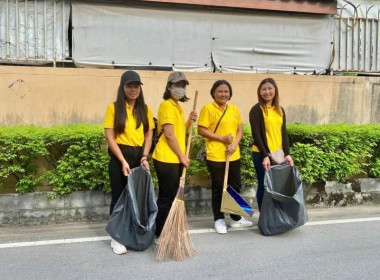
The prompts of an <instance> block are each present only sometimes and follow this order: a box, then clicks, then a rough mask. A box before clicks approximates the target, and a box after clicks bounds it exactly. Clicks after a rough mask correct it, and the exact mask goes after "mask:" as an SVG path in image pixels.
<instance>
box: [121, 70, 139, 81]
mask: <svg viewBox="0 0 380 280" xmlns="http://www.w3.org/2000/svg"><path fill="white" fill-rule="evenodd" d="M121 82H122V83H123V84H125V85H126V84H130V83H138V84H140V85H142V84H143V83H142V82H141V79H140V76H139V74H137V73H136V72H135V71H131V70H130V71H126V72H124V74H123V75H121Z"/></svg>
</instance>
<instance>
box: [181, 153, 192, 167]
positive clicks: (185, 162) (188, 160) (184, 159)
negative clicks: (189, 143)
mask: <svg viewBox="0 0 380 280" xmlns="http://www.w3.org/2000/svg"><path fill="white" fill-rule="evenodd" d="M179 161H180V162H181V163H182V164H183V165H184V166H185V167H186V168H189V165H190V159H188V158H187V157H185V156H181V157H180V158H179Z"/></svg>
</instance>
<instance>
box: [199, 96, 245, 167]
mask: <svg viewBox="0 0 380 280" xmlns="http://www.w3.org/2000/svg"><path fill="white" fill-rule="evenodd" d="M222 114H223V110H222V109H220V107H219V106H218V104H217V103H216V102H213V103H209V104H206V105H205V106H204V107H203V108H202V110H201V113H200V115H199V118H198V125H200V126H203V127H206V128H207V129H208V130H209V131H211V132H214V129H215V127H216V125H217V123H218V121H219V119H220V117H221V116H222ZM241 123H242V121H241V116H240V113H239V110H238V108H237V107H236V106H235V105H231V104H228V109H227V111H226V113H225V114H224V116H223V118H222V120H221V121H220V124H219V126H218V129H217V130H216V131H215V134H218V135H227V134H229V133H231V134H232V136H233V138H234V139H235V137H236V132H237V128H238V126H239V125H241ZM205 142H206V149H207V152H206V155H207V159H208V160H211V161H218V162H222V161H226V145H225V144H224V143H222V142H220V141H215V140H209V139H207V138H205ZM238 159H240V148H239V146H238V147H237V148H236V151H235V152H234V153H233V154H232V155H230V161H233V160H238Z"/></svg>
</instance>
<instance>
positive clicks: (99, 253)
mask: <svg viewBox="0 0 380 280" xmlns="http://www.w3.org/2000/svg"><path fill="white" fill-rule="evenodd" d="M255 215H256V217H255V216H254V218H253V221H254V223H257V216H258V215H257V214H255ZM309 216H310V218H309V222H308V223H307V224H306V225H305V226H303V227H301V228H298V229H295V230H293V231H290V232H288V233H285V234H282V235H278V236H272V237H265V236H262V235H261V234H260V232H259V230H258V229H257V227H254V228H253V229H250V230H240V231H229V232H228V233H227V234H225V235H218V234H216V233H215V232H213V230H212V225H213V223H212V221H211V220H210V219H211V218H210V217H191V218H190V219H189V227H190V229H191V233H192V234H191V236H192V239H193V242H194V244H195V246H196V248H197V250H198V252H199V255H198V256H197V257H195V258H193V259H189V260H186V261H183V262H174V261H164V262H157V261H156V260H155V251H154V250H155V248H154V246H153V245H152V246H151V247H150V248H148V249H147V250H146V251H144V252H134V251H132V250H129V251H128V253H127V254H126V255H122V256H118V255H115V254H114V253H113V252H112V250H111V248H110V246H109V243H110V241H109V238H108V237H107V236H106V233H105V231H104V227H105V224H104V223H98V224H66V225H50V226H39V227H7V228H4V227H2V228H0V259H1V262H0V279H239V280H240V279H241V280H243V279H266V280H268V279H269V280H270V279H292V280H296V279H307V280H312V279H345V280H346V279H353V280H354V279H355V280H357V279H373V280H378V279H380V254H379V252H380V239H379V236H380V207H376V206H375V207H347V208H324V209H310V210H309ZM51 240H53V241H51ZM35 241H37V242H35ZM33 242H34V243H33ZM49 242H50V243H57V244H51V245H46V243H49ZM70 242H77V243H70ZM43 244H45V245H43Z"/></svg>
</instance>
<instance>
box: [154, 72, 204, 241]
mask: <svg viewBox="0 0 380 280" xmlns="http://www.w3.org/2000/svg"><path fill="white" fill-rule="evenodd" d="M188 84H189V81H188V80H187V78H186V76H185V74H183V73H182V72H173V73H171V74H170V75H169V77H168V81H167V84H166V88H165V92H164V96H163V98H164V101H163V102H162V103H161V104H160V107H159V109H158V115H157V123H158V125H157V131H161V130H162V131H163V133H162V135H161V137H160V138H159V140H158V142H157V145H156V147H155V149H154V152H153V156H152V157H153V164H154V168H155V170H156V174H157V179H158V199H157V206H158V213H157V218H156V236H157V238H158V237H159V236H160V234H161V231H162V228H163V227H164V224H165V221H166V218H167V217H168V214H169V211H170V208H171V205H172V202H173V200H174V198H175V196H176V194H177V190H178V187H179V179H180V176H181V172H182V168H183V166H186V167H189V164H190V160H189V159H188V158H187V157H186V156H185V146H186V143H185V138H186V131H187V130H188V128H189V126H190V125H191V123H192V120H196V118H197V114H196V112H191V113H190V115H189V118H188V120H187V122H186V123H185V119H184V115H183V108H182V106H181V105H180V104H179V102H186V101H187V100H189V98H188V97H187V96H186V86H187V85H188Z"/></svg>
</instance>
